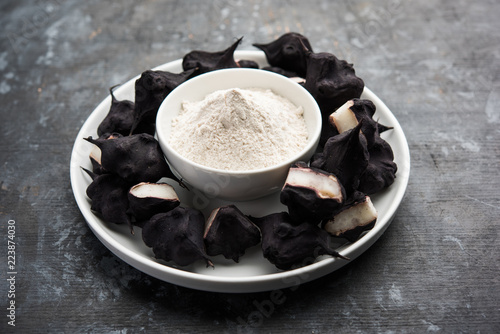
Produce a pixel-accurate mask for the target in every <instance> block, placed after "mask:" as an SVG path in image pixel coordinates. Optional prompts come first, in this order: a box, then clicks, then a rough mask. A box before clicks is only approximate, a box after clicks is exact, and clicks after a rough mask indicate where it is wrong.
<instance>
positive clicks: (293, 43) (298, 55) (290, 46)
mask: <svg viewBox="0 0 500 334" xmlns="http://www.w3.org/2000/svg"><path fill="white" fill-rule="evenodd" d="M252 45H253V46H255V47H257V48H259V49H261V50H262V51H264V53H265V55H266V59H267V62H268V63H269V65H270V66H271V67H274V68H280V69H282V70H284V71H287V72H293V73H296V75H294V76H299V77H305V76H306V71H307V54H308V53H309V52H312V47H311V44H310V43H309V40H308V39H307V38H306V37H305V36H303V35H301V34H299V33H296V32H290V33H286V34H283V35H281V36H280V37H279V38H278V39H276V40H274V41H272V42H270V43H267V44H259V43H254V44H252Z"/></svg>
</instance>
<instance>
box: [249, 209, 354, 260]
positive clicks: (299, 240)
mask: <svg viewBox="0 0 500 334" xmlns="http://www.w3.org/2000/svg"><path fill="white" fill-rule="evenodd" d="M250 219H251V220H252V221H253V222H254V223H255V224H256V225H257V226H258V227H259V228H260V231H261V233H262V251H263V253H264V257H265V258H266V259H268V260H269V262H271V263H272V264H274V265H275V266H276V267H277V268H278V269H283V270H288V269H292V268H298V267H302V266H305V265H308V264H311V263H312V262H314V260H315V259H316V258H317V257H318V256H320V255H325V254H327V255H332V256H334V257H339V258H343V259H348V258H346V257H345V256H342V255H340V254H339V253H338V252H337V251H336V250H334V249H333V248H331V247H330V246H329V238H330V236H329V234H328V233H327V232H326V231H325V230H323V229H321V228H320V227H318V226H317V225H313V224H309V223H302V224H299V225H295V224H293V223H292V220H291V218H290V215H289V214H288V213H287V212H280V213H274V214H270V215H267V216H264V217H261V218H255V217H250Z"/></svg>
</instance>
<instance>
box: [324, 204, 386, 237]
mask: <svg viewBox="0 0 500 334" xmlns="http://www.w3.org/2000/svg"><path fill="white" fill-rule="evenodd" d="M377 216H378V214H377V210H376V209H375V207H374V206H373V203H372V201H371V199H370V197H369V196H364V197H363V198H362V199H361V200H360V201H356V202H353V203H351V204H350V205H347V206H346V207H345V208H343V209H342V211H340V212H339V213H337V214H336V215H335V216H334V217H333V218H332V219H329V220H327V221H325V222H324V223H323V228H324V229H325V231H327V232H328V233H330V234H331V235H333V236H335V237H340V238H345V239H347V240H348V241H351V242H354V241H356V240H358V239H359V237H360V235H361V234H362V233H363V232H364V231H366V230H369V229H371V228H372V227H373V226H374V225H375V222H376V221H377Z"/></svg>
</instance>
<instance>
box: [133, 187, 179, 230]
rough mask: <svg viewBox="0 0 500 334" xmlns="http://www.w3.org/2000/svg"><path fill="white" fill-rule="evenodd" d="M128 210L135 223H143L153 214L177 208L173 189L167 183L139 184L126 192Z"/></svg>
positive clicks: (177, 198)
mask: <svg viewBox="0 0 500 334" xmlns="http://www.w3.org/2000/svg"><path fill="white" fill-rule="evenodd" d="M128 201H129V206H130V207H129V209H128V213H129V214H131V215H132V216H133V217H134V218H135V219H136V221H137V222H144V221H146V220H148V219H149V218H151V217H152V216H154V215H155V214H158V213H162V212H168V211H170V210H172V209H174V208H176V207H178V206H179V204H180V200H179V197H178V196H177V193H176V192H175V189H174V187H172V186H171V185H169V184H167V183H150V182H141V183H139V184H136V185H135V186H133V187H132V188H130V190H129V192H128Z"/></svg>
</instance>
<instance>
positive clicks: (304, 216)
mask: <svg viewBox="0 0 500 334" xmlns="http://www.w3.org/2000/svg"><path fill="white" fill-rule="evenodd" d="M344 198H345V192H344V187H343V186H342V184H340V182H339V181H338V179H337V178H336V177H335V175H333V174H331V173H328V172H325V171H323V170H320V169H318V168H314V167H308V166H307V165H306V164H305V163H304V162H298V163H296V164H294V165H292V166H291V167H290V170H289V172H288V176H287V179H286V181H285V184H284V186H283V188H282V190H281V194H280V201H281V203H283V204H285V205H286V206H287V207H288V212H289V213H290V216H291V218H292V220H293V221H294V222H295V223H302V222H306V221H307V222H311V223H316V224H317V223H319V222H320V221H321V220H323V219H326V218H331V217H332V216H333V214H334V213H335V212H336V211H338V210H339V209H340V208H341V207H342V205H343V204H344Z"/></svg>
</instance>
